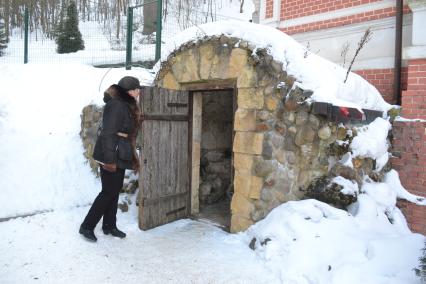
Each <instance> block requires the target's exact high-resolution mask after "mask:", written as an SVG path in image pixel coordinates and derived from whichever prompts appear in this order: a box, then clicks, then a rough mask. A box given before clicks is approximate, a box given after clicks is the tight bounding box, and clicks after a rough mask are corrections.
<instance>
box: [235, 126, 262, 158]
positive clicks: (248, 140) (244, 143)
mask: <svg viewBox="0 0 426 284" xmlns="http://www.w3.org/2000/svg"><path fill="white" fill-rule="evenodd" d="M263 137H264V134H263V133H254V132H239V131H237V132H236V133H235V139H234V148H233V151H234V152H236V153H245V154H254V155H260V154H262V148H263Z"/></svg>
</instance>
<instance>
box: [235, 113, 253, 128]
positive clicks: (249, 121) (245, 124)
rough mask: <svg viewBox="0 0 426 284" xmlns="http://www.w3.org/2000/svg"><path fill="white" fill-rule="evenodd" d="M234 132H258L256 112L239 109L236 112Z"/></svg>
mask: <svg viewBox="0 0 426 284" xmlns="http://www.w3.org/2000/svg"><path fill="white" fill-rule="evenodd" d="M234 130H235V131H253V130H256V111H255V110H248V109H242V108H239V109H238V110H237V111H236V112H235V120H234Z"/></svg>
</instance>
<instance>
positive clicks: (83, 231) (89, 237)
mask: <svg viewBox="0 0 426 284" xmlns="http://www.w3.org/2000/svg"><path fill="white" fill-rule="evenodd" d="M78 232H79V233H80V234H82V235H83V236H84V237H85V238H86V239H87V240H88V241H91V242H96V241H97V240H98V239H97V238H96V236H95V233H93V230H89V229H84V228H83V227H82V226H80V230H79V231H78Z"/></svg>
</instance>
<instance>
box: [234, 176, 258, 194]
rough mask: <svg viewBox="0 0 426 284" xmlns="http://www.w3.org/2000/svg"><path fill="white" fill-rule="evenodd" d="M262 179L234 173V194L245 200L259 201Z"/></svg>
mask: <svg viewBox="0 0 426 284" xmlns="http://www.w3.org/2000/svg"><path fill="white" fill-rule="evenodd" d="M262 185H263V179H262V178H259V177H255V176H251V175H248V174H244V173H240V172H235V177H234V192H235V193H236V194H239V195H243V196H244V197H246V198H251V199H259V198H260V190H261V189H262Z"/></svg>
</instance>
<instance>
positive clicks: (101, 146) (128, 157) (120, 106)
mask: <svg viewBox="0 0 426 284" xmlns="http://www.w3.org/2000/svg"><path fill="white" fill-rule="evenodd" d="M114 87H116V90H117V91H118V92H116V95H114V96H107V95H105V97H104V101H106V105H105V108H104V113H103V116H102V126H101V131H100V134H99V135H98V138H97V140H96V144H95V148H94V150H93V159H94V160H96V161H98V162H101V163H105V164H116V165H117V168H120V169H134V168H135V167H136V165H135V161H134V160H135V159H134V158H135V157H134V154H135V150H134V149H133V146H132V144H133V143H132V141H131V140H132V138H133V136H135V132H136V127H135V121H137V120H136V119H135V117H134V116H135V113H134V111H132V110H134V107H135V104H136V102H135V100H134V99H133V98H132V97H131V96H129V95H128V94H127V92H126V91H125V90H123V89H122V88H120V87H119V86H118V85H114ZM118 133H125V134H127V135H128V137H127V138H124V137H121V136H119V135H118Z"/></svg>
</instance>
